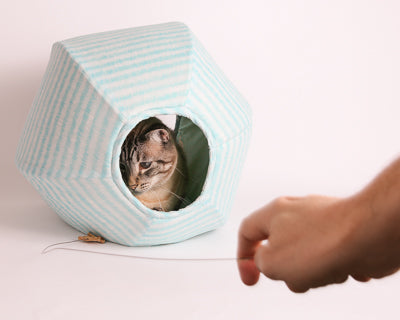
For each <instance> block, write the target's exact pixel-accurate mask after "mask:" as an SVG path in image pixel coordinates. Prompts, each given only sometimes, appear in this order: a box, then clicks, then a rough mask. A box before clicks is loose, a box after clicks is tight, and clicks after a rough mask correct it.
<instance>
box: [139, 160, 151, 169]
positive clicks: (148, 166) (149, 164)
mask: <svg viewBox="0 0 400 320" xmlns="http://www.w3.org/2000/svg"><path fill="white" fill-rule="evenodd" d="M139 165H140V166H141V167H142V168H143V169H148V168H150V166H151V161H150V162H141V163H139Z"/></svg>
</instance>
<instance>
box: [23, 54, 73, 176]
mask: <svg viewBox="0 0 400 320" xmlns="http://www.w3.org/2000/svg"><path fill="white" fill-rule="evenodd" d="M60 51H61V52H62V54H61V56H60V58H59V60H58V61H57V68H56V70H55V71H54V73H53V74H52V75H51V78H50V80H49V81H50V83H51V86H50V87H49V89H48V90H46V91H44V96H43V98H41V99H40V101H39V102H38V104H37V106H35V108H36V112H35V115H34V116H33V117H32V118H33V119H32V128H31V132H30V138H29V140H28V141H27V146H28V148H27V152H26V154H25V155H24V158H25V161H26V162H27V164H28V165H30V168H27V170H28V171H27V173H29V174H31V173H32V170H33V169H34V166H31V165H32V164H35V162H34V161H35V158H34V154H35V153H36V151H38V149H39V148H40V147H41V141H40V139H39V137H40V135H41V133H42V132H41V126H43V125H44V123H45V122H44V119H45V115H47V114H48V113H49V110H50V105H49V100H50V99H51V96H52V95H51V93H54V92H55V91H56V88H57V87H58V85H59V83H58V82H57V81H56V79H58V78H61V77H62V76H63V74H61V70H62V68H63V64H64V63H67V60H68V56H67V53H66V51H65V50H62V48H60ZM64 72H66V71H64Z"/></svg>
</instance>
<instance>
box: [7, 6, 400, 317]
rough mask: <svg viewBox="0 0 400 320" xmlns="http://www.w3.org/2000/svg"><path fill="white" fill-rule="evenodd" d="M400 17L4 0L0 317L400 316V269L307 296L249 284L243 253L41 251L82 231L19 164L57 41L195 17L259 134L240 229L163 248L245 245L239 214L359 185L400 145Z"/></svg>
mask: <svg viewBox="0 0 400 320" xmlns="http://www.w3.org/2000/svg"><path fill="white" fill-rule="evenodd" d="M399 16H400V3H399V2H397V1H394V0H393V1H378V0H371V1H361V0H359V1H356V0H353V1H351V0H347V1H345V0H338V1H329V2H328V1H317V0H307V1H296V0H284V1H261V0H260V1H251V0H250V1H232V0H231V1H215V0H214V1H211V0H203V1H188V0H181V1H179V0H170V1H161V0H159V1H156V0H148V1H136V0H134V1H132V0H130V1H123V0H114V1H102V0H97V1H94V0H88V1H78V0H68V1H61V0H59V1H54V0H52V1H51V0H48V1H45V0H38V1H27V0H25V1H14V2H12V1H3V2H1V3H0V21H1V30H0V39H1V50H0V112H1V116H0V121H1V125H0V143H1V157H0V177H1V182H0V250H1V253H2V259H1V260H2V262H1V263H0V283H1V290H0V305H1V308H0V318H2V319H72V318H78V317H80V318H88V317H90V318H96V319H110V318H122V317H127V318H130V319H155V318H158V317H163V318H164V319H170V318H171V319H172V318H174V319H259V318H261V319H263V318H271V319H293V318H294V317H296V318H300V319H303V318H304V319H338V318H341V319H378V318H381V319H397V318H398V292H399V288H400V276H399V275H395V276H392V277H389V278H387V279H384V280H380V281H372V282H370V283H367V284H360V283H356V282H355V281H352V280H349V281H348V282H346V283H345V284H343V285H335V286H330V287H327V288H323V289H318V290H315V291H311V292H309V293H307V294H305V295H295V294H293V293H291V292H290V291H289V290H288V289H287V288H286V287H285V285H284V284H283V283H280V282H274V281H271V280H268V279H265V278H263V279H261V281H260V283H259V284H258V285H257V286H256V287H254V288H247V287H244V286H243V285H242V284H241V283H240V281H239V277H238V274H237V270H236V266H235V263H234V262H231V261H227V262H210V263H194V262H191V263H188V262H185V263H182V262H153V261H141V260H133V259H129V258H118V257H109V256H103V255H97V254H89V253H79V252H69V251H62V250H56V251H53V252H50V253H48V254H46V255H41V254H40V252H41V250H42V249H43V248H44V247H45V246H47V245H49V244H51V243H55V242H59V241H65V240H72V239H73V238H74V237H76V236H77V232H76V231H75V230H73V229H71V228H70V227H69V226H67V225H66V224H64V223H63V222H62V221H61V220H60V219H59V218H58V217H57V216H56V215H55V214H54V213H53V212H51V210H50V209H49V208H47V207H46V205H45V204H44V203H43V202H42V200H41V199H40V198H39V197H38V195H37V193H36V192H35V191H34V190H33V188H32V187H31V186H30V185H29V184H28V183H26V182H25V180H24V179H23V178H22V176H21V175H20V174H19V173H18V172H17V170H16V168H15V166H14V163H13V161H14V160H13V159H14V153H15V149H16V144H17V141H18V137H19V134H20V131H21V129H22V126H23V123H24V121H25V119H26V116H27V114H28V110H29V107H30V104H31V102H32V100H33V98H34V95H35V92H36V90H37V89H38V87H39V84H40V80H41V77H42V74H43V72H44V70H45V67H46V64H47V60H48V57H49V53H50V48H51V45H52V43H53V42H55V41H57V40H62V39H65V38H69V37H74V36H78V35H82V34H87V33H91V32H99V31H106V30H112V29H118V28H126V27H134V26H139V25H148V24H155V23H160V22H167V21H176V20H178V21H182V22H185V23H187V24H188V25H189V26H190V28H191V29H192V30H193V31H194V32H195V34H196V35H197V36H198V37H199V38H200V40H201V41H202V42H203V44H204V45H205V47H206V48H207V49H208V51H209V52H210V53H211V55H212V56H213V57H214V58H215V60H216V61H217V63H218V64H219V65H220V67H221V68H222V69H223V70H224V71H225V73H226V74H227V75H228V77H229V78H230V79H231V80H232V81H233V82H234V83H235V85H236V86H237V87H238V88H239V90H240V91H241V92H242V93H243V94H244V96H245V97H246V98H247V99H248V100H249V102H250V104H251V105H252V107H253V113H254V130H253V137H252V143H251V145H250V151H249V155H248V158H247V162H246V166H245V169H244V175H243V177H242V180H241V184H240V186H239V194H238V196H237V199H236V202H235V206H234V210H233V212H232V215H231V219H230V221H229V223H228V225H227V226H226V227H225V228H223V229H221V230H219V231H217V232H216V233H211V234H208V235H205V236H203V237H204V238H201V237H200V238H196V239H195V240H190V241H187V242H185V243H182V244H180V245H179V246H175V247H174V246H169V247H165V251H164V254H165V252H167V253H168V254H169V255H171V256H173V255H182V254H183V255H184V254H185V252H188V254H189V253H190V255H191V256H193V255H194V253H197V252H198V253H199V255H200V256H203V257H204V256H207V252H208V250H210V252H212V253H213V254H214V253H220V254H221V255H223V256H230V255H234V249H235V243H234V242H235V237H236V229H237V226H238V223H239V221H240V220H241V219H242V218H243V217H244V216H245V215H246V214H248V213H250V212H251V211H252V210H254V209H255V208H257V207H259V206H261V205H262V204H263V203H265V202H267V201H269V200H271V199H273V198H274V197H276V196H278V195H281V194H295V195H304V194H308V193H323V194H331V195H336V196H345V195H348V194H350V193H352V192H354V191H356V190H358V189H359V188H360V187H362V186H363V185H364V184H365V183H366V182H368V181H369V180H370V179H371V178H372V177H373V176H374V175H375V174H376V173H377V171H379V170H380V169H381V168H382V167H383V166H384V165H386V164H387V163H388V162H389V161H390V160H392V159H393V158H395V157H396V156H398V155H399V151H400V143H399V137H400V126H399V124H398V123H399V119H400V108H399V105H400V95H399V87H400V76H399V75H400V60H399V56H400V42H399V41H398V31H399V30H400V20H399V19H398V17H399ZM211 247H212V248H211ZM146 250H147V251H146ZM158 250H160V249H158ZM139 253H140V254H157V251H154V250H153V251H151V248H149V249H144V251H143V250H142V251H140V252H139Z"/></svg>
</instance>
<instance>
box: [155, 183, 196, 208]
mask: <svg viewBox="0 0 400 320" xmlns="http://www.w3.org/2000/svg"><path fill="white" fill-rule="evenodd" d="M159 188H160V189H162V190H164V191H167V192H169V193H170V194H172V195H173V196H174V197H176V198H177V199H179V200H181V201H182V202H183V203H184V204H186V205H188V204H189V203H190V202H189V201H187V200H186V199H185V198H183V197H181V196H179V195H177V194H176V193H174V192H172V191H171V190H168V189H166V188H163V187H161V186H160V187H159Z"/></svg>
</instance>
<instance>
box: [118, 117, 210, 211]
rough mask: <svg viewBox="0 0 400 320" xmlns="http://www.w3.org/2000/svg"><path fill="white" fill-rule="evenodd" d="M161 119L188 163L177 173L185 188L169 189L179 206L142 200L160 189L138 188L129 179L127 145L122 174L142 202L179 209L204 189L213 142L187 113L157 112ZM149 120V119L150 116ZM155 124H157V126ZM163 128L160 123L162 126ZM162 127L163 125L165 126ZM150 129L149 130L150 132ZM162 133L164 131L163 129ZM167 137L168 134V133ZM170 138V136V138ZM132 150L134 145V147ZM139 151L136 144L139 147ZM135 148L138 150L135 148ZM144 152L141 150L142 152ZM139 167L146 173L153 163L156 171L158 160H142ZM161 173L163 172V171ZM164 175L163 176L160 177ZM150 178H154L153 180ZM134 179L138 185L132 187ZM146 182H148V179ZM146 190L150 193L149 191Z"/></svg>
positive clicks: (194, 198) (121, 168)
mask: <svg viewBox="0 0 400 320" xmlns="http://www.w3.org/2000/svg"><path fill="white" fill-rule="evenodd" d="M155 117H156V118H157V119H159V120H161V122H162V123H163V124H164V125H165V126H166V127H168V128H165V129H166V130H167V132H168V133H171V134H172V136H173V137H172V139H173V141H175V144H176V147H177V152H179V153H180V155H181V156H182V157H181V160H180V161H182V160H183V163H184V169H182V167H179V168H180V170H179V169H178V167H177V168H176V169H175V170H177V171H175V172H176V174H177V176H179V177H182V176H184V180H185V182H184V186H183V188H181V190H182V189H183V190H184V191H183V192H178V191H176V192H173V191H171V189H169V190H170V191H169V193H170V195H171V197H173V198H175V200H179V201H177V202H176V203H177V204H176V206H174V207H173V208H172V207H171V209H168V208H167V207H166V206H165V205H164V206H163V205H161V202H160V205H159V206H158V205H155V206H153V205H149V204H148V203H147V204H146V203H145V202H143V201H142V199H143V196H144V198H146V197H149V196H151V197H150V198H152V197H157V192H156V191H154V190H152V189H151V187H150V189H145V191H144V192H141V190H140V191H136V184H134V182H130V183H129V181H128V178H127V176H129V175H127V171H126V168H125V166H126V165H124V164H122V162H121V161H122V160H121V159H123V153H124V145H125V143H124V145H123V147H122V152H121V156H120V170H121V175H122V177H123V180H124V182H125V185H126V187H127V188H128V189H129V190H130V192H131V193H132V194H133V195H134V196H136V197H137V199H139V201H141V202H142V204H144V205H145V206H148V207H149V208H151V209H153V210H157V211H175V210H179V209H182V208H185V207H187V206H188V205H190V204H191V203H193V202H194V201H195V200H196V199H197V198H198V197H199V195H200V194H201V192H202V190H203V186H204V183H205V180H206V177H207V172H208V165H209V159H210V152H209V146H208V142H207V138H206V137H205V135H204V133H203V131H202V130H201V129H200V128H199V127H198V126H197V125H196V124H194V123H193V122H192V121H191V120H190V119H188V118H186V117H183V116H179V115H178V116H176V115H156V116H155ZM147 120H149V119H147ZM138 126H140V124H137V125H136V126H135V127H134V128H133V129H132V130H135V128H137V127H138ZM153 127H154V126H153ZM159 128H160V127H159ZM161 128H162V127H161ZM150 132H154V131H150ZM147 133H149V132H147ZM160 134H161V133H160ZM132 136H134V135H130V134H128V136H127V137H126V139H125V142H126V141H127V140H128V139H132ZM164 138H165V137H164ZM160 139H163V137H161V138H160ZM166 139H169V138H166ZM139 143H146V142H145V141H142V142H140V141H139ZM160 143H162V140H160ZM131 150H132V149H131ZM135 151H136V148H135ZM135 151H134V152H135ZM136 152H137V153H139V152H138V151H136ZM163 153H164V151H160V153H159V154H160V156H163ZM139 156H140V154H139ZM152 160H154V161H157V160H158V159H157V158H153V159H152ZM136 167H137V168H141V170H142V171H143V174H145V173H146V171H147V172H149V171H151V169H152V168H153V167H155V168H154V171H157V170H156V168H157V164H155V163H153V164H151V162H148V161H147V162H139V163H137V164H136ZM178 171H179V172H178ZM160 176H161V174H160ZM157 178H160V177H156V175H155V176H154V178H149V179H157ZM160 179H162V178H160ZM149 181H150V180H149ZM164 182H165V183H166V180H161V182H160V183H161V184H163V183H164ZM132 183H133V185H134V187H133V188H132ZM144 185H145V183H144ZM166 185H167V184H164V185H162V186H161V187H160V188H161V189H159V190H161V192H162V190H165V189H167V188H168V187H166ZM154 188H155V189H157V187H154ZM145 193H147V194H146V195H145ZM153 194H155V196H153ZM154 199H155V200H157V199H158V198H154Z"/></svg>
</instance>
